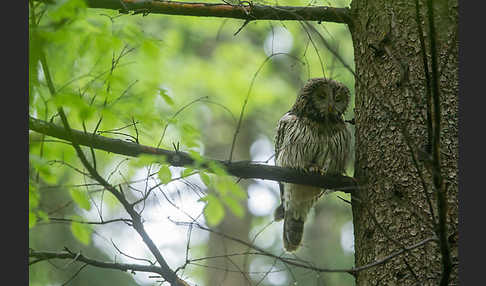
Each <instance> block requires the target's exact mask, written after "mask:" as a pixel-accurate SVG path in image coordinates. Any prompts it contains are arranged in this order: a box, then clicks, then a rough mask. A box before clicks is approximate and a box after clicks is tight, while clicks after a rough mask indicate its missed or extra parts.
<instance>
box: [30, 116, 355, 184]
mask: <svg viewBox="0 0 486 286" xmlns="http://www.w3.org/2000/svg"><path fill="white" fill-rule="evenodd" d="M29 129H30V130H33V131H36V132H39V133H41V134H45V135H49V136H52V137H55V138H59V139H64V140H67V141H70V142H71V137H70V135H72V136H73V140H75V141H76V143H77V144H79V145H83V146H89V147H92V148H95V149H100V150H104V151H108V152H112V153H116V154H121V155H126V156H132V157H137V156H138V155H140V154H149V155H160V156H164V157H165V158H166V161H167V163H168V164H170V165H172V166H175V167H184V166H193V165H194V164H195V161H194V160H193V159H192V158H191V156H190V155H189V154H187V153H185V152H181V151H169V150H165V149H160V148H154V147H150V146H145V145H140V144H137V143H133V142H127V141H123V140H119V139H112V138H108V137H104V136H101V135H96V134H92V133H85V132H82V131H78V130H74V129H71V130H70V131H71V134H69V133H68V132H67V131H66V129H64V128H63V127H61V126H57V125H56V124H53V123H49V122H46V121H43V120H39V119H36V118H33V117H30V116H29ZM204 161H205V162H209V161H212V162H216V163H218V164H221V165H222V166H223V167H224V168H225V169H226V171H227V172H228V173H229V174H231V175H233V176H235V177H239V178H243V179H250V178H254V179H265V180H272V181H280V182H287V183H294V184H302V185H311V186H316V187H321V188H325V189H334V190H340V191H343V192H347V193H351V192H352V191H353V190H356V189H357V184H356V181H355V180H354V179H353V178H351V177H347V176H342V175H333V174H325V175H321V174H319V173H306V172H303V171H299V170H296V169H291V168H282V167H277V166H269V165H264V164H257V163H253V162H251V161H239V162H227V161H220V160H211V159H205V160H204ZM202 167H205V166H204V165H203V166H202Z"/></svg>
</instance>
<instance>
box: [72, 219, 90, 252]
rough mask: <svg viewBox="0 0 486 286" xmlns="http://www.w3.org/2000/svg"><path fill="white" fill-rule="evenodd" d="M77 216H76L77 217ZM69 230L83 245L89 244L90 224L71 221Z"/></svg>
mask: <svg viewBox="0 0 486 286" xmlns="http://www.w3.org/2000/svg"><path fill="white" fill-rule="evenodd" d="M77 218H78V217H77ZM71 232H72V234H73V235H74V237H75V238H76V239H77V240H78V241H79V242H81V243H82V244H84V245H89V244H90V242H91V233H92V232H93V229H92V228H91V226H90V225H88V224H85V223H79V222H74V221H73V222H71Z"/></svg>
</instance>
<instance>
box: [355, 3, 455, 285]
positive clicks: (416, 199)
mask: <svg viewBox="0 0 486 286" xmlns="http://www.w3.org/2000/svg"><path fill="white" fill-rule="evenodd" d="M433 2H434V14H435V17H434V20H435V27H436V35H435V37H436V48H437V63H438V67H439V82H438V83H439V92H440V107H441V109H442V112H441V132H440V144H441V146H440V156H441V175H442V178H443V179H444V183H445V186H446V188H445V189H446V194H447V210H446V211H447V212H446V213H447V217H446V219H447V220H446V223H447V233H446V235H447V238H448V243H449V247H450V251H451V255H452V263H453V265H455V266H453V268H452V273H451V276H450V280H449V285H457V283H458V267H457V266H456V264H457V235H458V196H457V193H458V184H457V182H458V180H457V171H458V170H457V159H458V125H457V113H458V41H457V32H458V14H457V13H458V3H457V0H456V1H447V0H446V1H433ZM439 2H440V3H439ZM419 8H420V10H419V11H420V13H419V14H420V19H421V21H420V22H421V29H422V31H423V33H424V43H425V47H426V51H427V52H426V54H427V57H426V59H427V63H428V70H429V73H430V71H431V52H430V44H429V40H430V37H431V36H432V35H431V34H430V30H429V22H428V21H429V20H430V19H429V18H428V17H427V5H426V2H425V1H422V0H420V1H419ZM351 17H352V25H349V29H350V32H351V34H352V38H353V45H354V57H355V71H356V97H355V98H356V99H355V100H356V102H355V116H356V117H355V119H356V134H355V137H356V161H355V178H356V179H357V180H358V182H359V183H360V184H361V187H363V189H362V190H360V192H359V194H356V195H355V194H353V196H352V205H353V206H352V208H353V221H354V234H355V253H356V256H355V264H356V267H359V266H361V265H365V264H368V263H372V262H373V261H375V260H378V259H380V258H381V257H384V256H386V255H387V254H389V253H392V252H393V251H396V250H397V249H401V248H403V247H406V246H408V245H412V244H414V243H417V242H419V241H421V240H424V239H426V238H427V237H430V236H433V235H434V232H435V231H436V227H434V224H433V223H432V214H431V212H430V208H429V205H428V203H427V195H428V197H430V200H431V205H432V206H433V208H432V209H433V213H434V215H435V218H434V219H435V222H438V221H439V219H438V209H437V191H436V190H435V188H434V184H433V183H432V181H433V180H432V169H431V168H429V167H428V166H427V165H428V164H426V163H427V162H428V161H427V160H422V161H421V160H418V159H417V161H418V163H417V164H414V160H413V158H412V155H411V151H410V148H409V146H411V147H412V149H413V152H414V154H415V156H416V157H417V158H420V156H419V154H420V150H426V149H427V147H426V146H427V144H430V143H431V142H429V141H428V138H429V135H428V128H427V100H426V98H427V96H426V94H427V92H426V91H427V88H426V86H427V84H426V76H425V73H424V57H423V56H422V49H421V41H420V37H419V33H418V25H417V20H416V19H417V17H416V6H415V1H409V0H407V1H405V0H397V1H381V0H354V1H353V2H352V5H351ZM404 131H405V133H404ZM406 133H408V135H407V134H406ZM407 137H408V138H409V139H408V144H407ZM418 169H419V170H420V172H422V173H423V177H424V181H425V186H426V189H427V194H426V193H425V190H424V187H423V184H422V183H421V179H420V175H419V172H418V171H417V170H418ZM441 263H442V256H441V251H440V246H439V243H429V244H427V245H426V246H424V247H422V248H418V249H415V250H413V251H410V252H406V254H404V255H402V256H399V257H397V258H394V259H393V260H392V261H391V262H389V263H386V264H383V265H380V266H377V267H374V268H371V269H368V270H366V271H362V272H359V273H357V277H356V282H357V285H439V281H441V273H442V264H441Z"/></svg>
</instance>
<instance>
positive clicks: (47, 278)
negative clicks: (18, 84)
mask: <svg viewBox="0 0 486 286" xmlns="http://www.w3.org/2000/svg"><path fill="white" fill-rule="evenodd" d="M56 3H57V4H53V5H48V6H46V5H44V4H42V3H40V2H32V3H31V4H32V5H31V6H30V10H29V14H30V16H31V19H30V21H31V22H30V23H31V24H30V25H29V115H30V116H33V117H35V118H38V119H42V120H46V121H51V120H52V122H54V123H57V124H59V125H60V119H59V117H58V116H57V115H56V109H57V107H58V106H62V107H63V108H64V110H65V112H66V113H67V116H68V119H69V121H70V123H71V126H72V128H75V129H78V130H83V122H84V125H85V128H86V129H87V130H88V131H91V132H92V131H93V130H94V129H95V128H96V126H97V124H98V122H99V120H100V118H102V120H101V123H100V124H99V126H98V129H97V130H98V131H102V133H101V135H104V136H107V137H112V138H118V139H122V140H131V141H133V140H135V139H134V138H137V139H138V142H139V143H140V144H143V145H148V146H157V145H159V144H160V147H162V148H166V149H170V150H173V148H174V146H177V145H178V146H179V147H178V148H179V149H180V150H181V151H185V152H188V151H194V152H197V153H199V154H201V155H203V156H205V157H208V158H213V159H219V160H226V159H228V158H229V156H230V150H231V145H232V140H233V137H234V135H235V130H236V127H237V123H238V119H239V117H240V112H241V110H242V107H243V105H244V102H245V99H248V102H247V106H246V109H245V112H244V114H243V117H242V122H241V128H240V129H239V133H238V135H237V139H236V144H235V148H234V152H233V160H235V161H239V160H253V161H260V162H264V163H267V164H271V165H273V164H274V161H273V151H274V150H273V144H274V136H275V128H276V124H277V121H278V120H279V118H280V117H281V116H282V115H283V114H284V113H285V112H287V111H288V110H289V109H290V107H291V106H292V104H293V102H294V100H295V97H296V94H297V92H298V90H299V89H300V87H301V86H302V85H303V84H304V83H305V82H306V81H307V80H308V79H309V78H312V77H322V76H326V77H330V78H333V79H335V80H338V81H341V82H343V83H345V84H346V85H347V86H348V87H349V89H350V90H351V93H352V100H351V104H350V107H349V109H348V111H347V113H346V114H345V117H346V119H351V118H353V116H354V113H353V108H354V79H353V76H352V73H350V71H348V70H347V69H346V68H345V67H344V66H343V65H342V63H340V62H339V60H338V59H336V57H335V56H334V55H333V53H331V52H329V51H328V50H327V49H326V48H325V47H324V46H323V45H322V44H321V42H320V40H319V38H318V37H316V35H315V34H313V33H312V32H311V31H309V30H308V29H305V25H303V24H302V23H299V22H296V21H255V22H251V23H249V24H248V25H246V26H245V27H244V28H243V29H242V30H241V31H240V32H239V33H238V34H237V35H234V34H235V32H236V31H238V29H239V28H240V27H241V25H242V24H243V22H244V21H242V20H236V19H222V18H204V17H186V16H169V15H152V14H149V15H146V16H143V15H141V14H139V15H125V14H119V13H118V12H117V11H113V10H103V9H89V8H86V7H84V4H83V2H82V1H72V0H70V1H57V2H56ZM256 3H259V4H267V5H274V4H278V5H293V6H305V5H309V4H312V5H326V6H334V7H347V6H349V1H312V3H310V2H307V1H278V3H276V2H256ZM33 15H34V18H35V19H34V18H32V16H33ZM32 20H35V21H38V23H36V24H34V25H32ZM312 25H313V26H314V27H315V28H316V29H317V31H319V33H320V34H321V35H322V36H323V37H324V39H325V40H326V41H327V42H328V43H329V44H330V46H331V47H333V49H335V51H336V52H337V53H338V54H339V55H340V56H341V57H342V59H343V60H344V61H345V62H346V64H347V65H349V66H351V67H354V64H353V49H352V43H351V37H350V34H349V32H348V30H347V28H346V26H345V25H343V24H334V23H312ZM34 26H35V27H34ZM41 50H42V51H44V52H45V53H46V58H47V62H48V65H49V69H50V72H51V75H52V78H53V81H54V84H55V86H56V88H57V90H58V94H57V95H56V97H55V98H53V97H52V96H51V95H50V94H49V91H48V88H47V85H46V81H45V75H44V72H43V70H42V68H41V65H40V63H39V58H40V51H41ZM133 122H136V128H134V126H133ZM350 128H351V129H352V127H350ZM352 131H353V130H352ZM352 133H354V132H352ZM29 150H30V156H29V166H30V168H29V247H31V248H33V249H35V250H39V251H62V249H63V248H64V247H67V248H68V249H70V250H72V251H75V252H78V251H80V252H82V253H83V254H84V255H86V256H89V257H92V258H96V259H99V260H103V261H117V262H124V263H140V264H146V262H144V261H139V260H134V259H132V258H130V257H129V256H132V257H137V258H145V259H149V260H153V257H152V256H151V255H150V253H149V252H148V250H147V248H146V247H145V245H144V244H143V243H142V241H141V239H140V237H139V236H138V235H137V234H136V233H135V232H134V231H133V230H132V229H131V228H130V227H129V226H127V225H125V224H124V223H121V222H116V223H109V224H101V225H89V224H80V223H70V222H69V221H67V222H66V221H58V220H56V218H57V219H59V218H65V219H71V220H72V219H77V220H85V221H100V217H102V218H103V219H104V220H109V219H116V218H127V215H126V213H124V211H123V210H122V208H121V207H120V205H119V204H117V202H116V200H115V199H114V197H112V196H111V195H110V194H109V193H108V192H106V191H103V189H102V188H100V187H99V186H98V185H96V184H95V183H94V182H93V181H92V180H90V179H89V178H88V177H87V176H85V175H83V174H82V173H80V172H78V171H76V169H80V170H82V169H83V168H82V165H81V164H80V162H79V160H78V159H77V157H76V155H75V152H74V149H73V148H72V146H70V145H69V144H66V143H65V142H62V141H60V140H58V139H55V138H50V137H46V136H43V135H42V134H40V133H36V132H33V131H30V132H29ZM84 151H85V153H86V154H87V155H88V157H89V158H91V157H90V155H89V154H90V151H89V148H84ZM351 152H352V153H354V147H353V150H351ZM95 154H96V165H97V169H98V171H99V172H100V174H102V175H103V176H104V177H105V178H106V179H108V180H109V182H110V183H112V184H113V185H117V184H122V186H123V188H124V190H125V193H126V194H127V196H128V197H129V199H130V200H133V201H134V200H136V199H137V198H140V197H141V196H142V195H143V194H144V192H146V191H147V190H148V189H149V188H150V187H152V186H155V185H156V184H157V183H158V182H160V179H163V175H161V173H162V171H161V173H158V172H159V170H160V169H163V170H165V171H164V172H165V176H168V177H166V178H165V179H170V178H172V179H173V180H172V181H171V182H170V183H167V184H163V185H161V186H160V187H158V188H156V189H154V191H153V192H152V195H151V196H150V197H149V198H148V199H147V200H146V201H145V202H144V203H141V204H139V208H138V210H139V211H140V210H142V209H143V212H142V216H143V218H144V222H145V227H146V229H147V231H148V233H149V234H150V235H151V236H152V239H153V240H154V241H155V242H156V244H157V246H158V247H159V248H160V250H161V252H162V254H163V255H164V257H165V258H166V259H167V262H168V263H169V265H170V266H171V268H172V269H177V268H178V267H180V266H182V265H184V263H185V262H186V258H187V259H189V261H190V263H189V264H187V265H186V266H185V268H184V269H183V270H180V271H179V272H178V274H179V275H180V276H181V277H183V278H185V279H186V280H187V281H189V282H190V283H192V285H354V281H353V278H352V277H351V276H350V275H348V274H340V273H316V272H315V271H311V270H308V269H303V268H296V267H292V266H287V265H284V264H283V263H282V262H279V261H276V260H275V259H273V258H269V257H266V256H262V255H250V254H245V253H246V252H248V251H250V250H249V249H248V248H247V247H245V246H244V245H241V244H239V243H236V242H234V241H231V240H228V239H224V238H222V237H221V236H219V235H218V234H216V233H212V232H208V231H205V230H201V229H198V228H197V227H189V226H188V225H187V224H177V223H175V222H191V221H192V220H193V219H194V220H197V222H199V223H201V224H202V225H207V224H208V223H207V220H208V216H211V217H210V219H213V221H216V222H217V225H215V226H212V225H210V226H212V227H213V229H215V230H217V231H218V232H222V233H225V234H227V235H230V236H232V237H236V238H239V239H243V240H245V241H248V242H252V243H254V244H255V245H257V246H259V247H261V248H263V249H265V250H266V251H268V252H271V253H273V254H275V255H284V256H286V257H292V258H298V259H299V260H302V261H306V263H308V264H309V265H313V266H317V267H322V268H351V267H352V266H353V265H354V256H353V255H354V252H353V228H352V214H351V208H350V206H349V205H348V204H347V203H345V202H343V201H342V200H341V199H339V198H338V196H340V197H342V198H345V199H349V196H348V195H347V194H344V193H342V192H335V193H333V194H330V195H328V196H325V197H322V198H321V200H320V201H319V202H318V203H317V204H316V205H315V207H314V209H313V210H312V211H311V214H310V216H309V218H308V220H307V222H306V225H305V234H304V240H303V246H302V247H301V248H300V249H299V251H298V252H296V253H295V256H294V255H291V254H285V253H284V251H283V248H282V222H278V223H276V222H273V211H274V209H275V208H276V207H277V205H278V203H279V191H278V185H277V183H276V182H273V181H263V180H241V181H238V185H239V187H240V188H242V189H243V190H245V194H247V196H244V197H241V196H238V195H235V196H233V197H232V199H228V200H226V201H225V200H224V199H223V200H222V203H218V204H219V205H218V206H219V207H218V208H216V209H217V210H216V211H214V208H213V211H206V212H204V208H205V205H206V203H205V202H204V199H203V200H201V198H204V197H206V195H207V194H208V193H209V194H215V195H217V196H218V197H219V198H224V197H225V196H228V197H229V196H230V195H227V194H226V195H225V194H224V193H222V191H221V190H220V189H218V188H217V187H214V188H215V189H216V190H212V188H211V187H210V188H208V187H207V184H205V183H204V182H203V181H205V179H207V178H202V176H203V175H199V174H197V173H196V174H194V175H191V176H186V175H187V174H189V172H192V170H188V171H184V169H183V168H176V167H169V168H167V166H166V165H164V164H157V163H152V162H151V161H150V159H147V158H146V157H143V158H128V157H124V156H120V155H116V154H111V153H107V152H104V151H95ZM152 159H153V158H152ZM151 163H152V164H151ZM167 170H170V173H167V172H166V171H167ZM352 173H353V168H352V163H350V164H349V167H348V169H347V174H348V175H352ZM167 174H168V175H167ZM180 176H185V177H184V178H182V179H174V178H177V177H180ZM208 177H209V176H208ZM210 179H211V180H213V181H214V180H216V179H215V178H214V177H213V176H212V175H211V176H210ZM236 180H237V178H232V181H231V182H230V183H229V184H231V183H233V182H236ZM224 187H231V186H228V185H223V189H224ZM234 194H238V191H235V193H234ZM231 202H233V204H231ZM235 202H236V203H235ZM221 205H222V206H223V210H222V211H220V210H219V208H220V207H221ZM222 214H224V217H222ZM205 215H206V217H205ZM212 216H221V217H222V220H220V219H218V218H215V217H212ZM115 246H116V247H115ZM82 266H83V264H82V263H78V262H72V263H71V262H70V261H68V260H52V261H49V262H46V261H44V262H39V263H35V264H33V265H31V266H30V267H29V284H30V285H63V283H66V282H68V285H118V286H122V285H160V284H161V281H160V279H158V278H156V277H149V276H150V275H149V274H145V273H123V272H120V271H116V270H107V269H99V268H95V267H92V266H87V267H84V268H83V269H82V270H81V271H80V272H79V273H77V272H78V270H79V269H80V268H81V267H82ZM76 273H77V274H76ZM75 274H76V275H75ZM74 275H75V276H74ZM163 285H165V284H163Z"/></svg>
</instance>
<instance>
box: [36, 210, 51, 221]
mask: <svg viewBox="0 0 486 286" xmlns="http://www.w3.org/2000/svg"><path fill="white" fill-rule="evenodd" d="M37 216H38V217H39V219H40V220H42V221H44V222H48V221H49V215H48V214H47V213H46V212H45V211H37Z"/></svg>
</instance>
